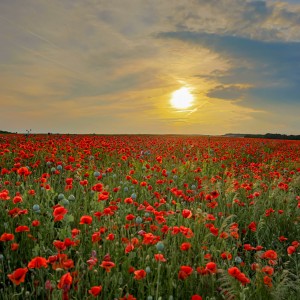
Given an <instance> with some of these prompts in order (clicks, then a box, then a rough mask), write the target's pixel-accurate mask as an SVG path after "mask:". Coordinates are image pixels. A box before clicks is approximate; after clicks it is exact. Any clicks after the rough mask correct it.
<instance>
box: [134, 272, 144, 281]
mask: <svg viewBox="0 0 300 300" xmlns="http://www.w3.org/2000/svg"><path fill="white" fill-rule="evenodd" d="M133 274H134V279H136V280H141V279H143V278H145V277H146V275H147V272H146V271H145V270H136V271H134V272H133Z"/></svg>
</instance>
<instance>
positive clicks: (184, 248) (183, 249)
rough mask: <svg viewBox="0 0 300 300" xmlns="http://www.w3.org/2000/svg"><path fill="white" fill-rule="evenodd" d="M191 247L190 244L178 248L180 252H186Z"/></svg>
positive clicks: (183, 244)
mask: <svg viewBox="0 0 300 300" xmlns="http://www.w3.org/2000/svg"><path fill="white" fill-rule="evenodd" d="M191 247H192V245H191V244H190V243H182V244H181V246H180V250H182V251H187V250H189V249H190V248H191Z"/></svg>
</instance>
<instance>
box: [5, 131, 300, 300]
mask: <svg viewBox="0 0 300 300" xmlns="http://www.w3.org/2000/svg"><path fill="white" fill-rule="evenodd" d="M0 219H1V222H0V298H1V299H53V300H55V299H112V300H113V299H118V300H119V299H120V300H125V299H128V300H129V299H131V300H133V299H138V300H140V299H147V300H151V299H153V300H154V299H156V300H157V299H161V300H165V299H166V300H172V299H174V300H175V299H192V300H199V299H211V300H213V299H300V257H299V254H300V225H299V222H300V142H299V141H284V140H264V139H248V138H225V137H200V136H172V135H165V136H163V135H162V136H151V135H149V136H147V135H120V136H117V135H116V136H109V135H107V136H104V135H103V136H100V135H34V134H28V135H18V134H11V135H0Z"/></svg>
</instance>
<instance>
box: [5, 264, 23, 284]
mask: <svg viewBox="0 0 300 300" xmlns="http://www.w3.org/2000/svg"><path fill="white" fill-rule="evenodd" d="M27 272H28V269H27V268H19V269H16V270H15V271H14V272H13V273H11V274H8V275H7V277H8V278H9V279H10V280H11V281H12V282H13V283H14V284H15V285H19V284H20V283H21V282H24V281H25V276H26V273H27Z"/></svg>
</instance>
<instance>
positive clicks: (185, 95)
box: [170, 87, 194, 109]
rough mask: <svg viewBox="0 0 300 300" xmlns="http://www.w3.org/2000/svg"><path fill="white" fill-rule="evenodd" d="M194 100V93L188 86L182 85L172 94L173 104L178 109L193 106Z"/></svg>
mask: <svg viewBox="0 0 300 300" xmlns="http://www.w3.org/2000/svg"><path fill="white" fill-rule="evenodd" d="M193 101H194V97H193V95H192V94H191V93H190V90H189V89H188V88H187V87H182V88H180V89H179V90H177V91H175V92H174V93H173V94H172V98H171V101H170V102H171V105H172V106H173V107H175V108H178V109H186V108H189V107H190V106H192V104H193Z"/></svg>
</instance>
